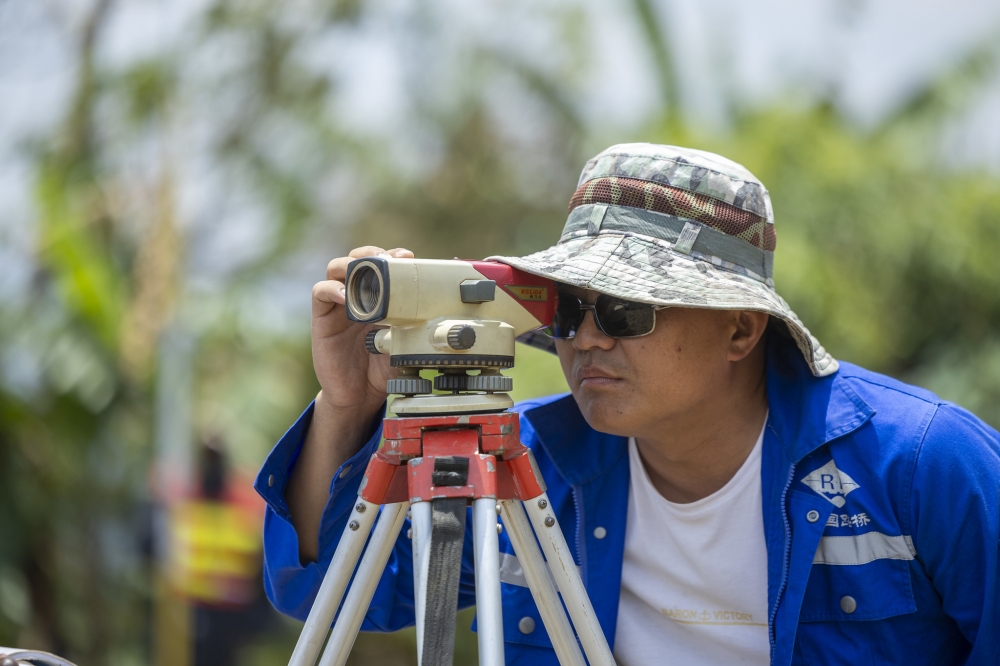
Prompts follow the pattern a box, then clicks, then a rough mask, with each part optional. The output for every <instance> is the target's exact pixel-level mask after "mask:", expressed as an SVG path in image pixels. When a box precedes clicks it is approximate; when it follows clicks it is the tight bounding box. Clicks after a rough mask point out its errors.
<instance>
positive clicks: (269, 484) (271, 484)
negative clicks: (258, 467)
mask: <svg viewBox="0 0 1000 666" xmlns="http://www.w3.org/2000/svg"><path fill="white" fill-rule="evenodd" d="M267 487H268V488H273V487H274V474H269V475H268V476H267Z"/></svg>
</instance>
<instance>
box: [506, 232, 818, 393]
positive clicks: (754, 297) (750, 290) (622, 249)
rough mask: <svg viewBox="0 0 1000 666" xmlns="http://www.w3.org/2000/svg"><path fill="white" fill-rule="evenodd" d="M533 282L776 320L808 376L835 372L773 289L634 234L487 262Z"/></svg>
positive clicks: (537, 338) (538, 340) (538, 338)
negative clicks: (763, 314) (512, 269)
mask: <svg viewBox="0 0 1000 666" xmlns="http://www.w3.org/2000/svg"><path fill="white" fill-rule="evenodd" d="M488 259H489V260H492V261H499V262H501V263H505V264H508V265H510V266H514V267H515V268H518V269H520V270H523V271H526V272H528V273H531V274H533V275H540V276H543V277H547V278H549V279H551V280H555V281H557V282H563V283H566V284H570V285H574V286H576V287H581V288H584V289H593V290H595V291H598V292H601V293H604V294H609V295H611V296H617V297H619V298H624V299H628V300H632V301H639V302H642V303H651V304H654V305H665V306H673V307H684V308H706V309H712V310H757V311H760V312H767V313H768V314H771V315H773V316H775V317H778V318H779V319H781V320H782V321H783V322H784V323H785V324H786V325H787V327H788V332H789V333H790V334H791V337H792V338H793V339H794V340H795V343H796V345H797V346H798V348H799V350H800V351H801V352H802V355H803V356H804V357H805V360H806V362H807V363H808V364H809V368H810V370H812V373H813V375H815V376H817V377H823V376H826V375H830V374H833V373H834V372H836V371H837V368H838V364H837V361H836V359H834V358H833V357H832V356H830V354H829V353H827V351H826V350H825V349H824V348H823V346H822V345H820V343H819V341H818V340H817V339H816V338H815V337H814V336H813V335H812V334H811V333H809V329H807V328H806V327H805V326H804V325H803V324H802V322H801V320H799V318H798V316H797V315H796V314H795V312H793V311H792V309H791V308H790V307H788V304H787V303H786V302H785V301H784V299H782V298H781V296H779V295H778V294H777V292H776V291H775V290H774V288H773V287H772V286H771V285H770V284H768V283H766V282H764V281H761V280H757V279H755V278H753V277H749V276H746V275H742V274H740V273H738V272H735V271H732V270H729V269H727V268H725V267H723V266H720V265H716V264H714V263H712V262H711V261H706V260H704V259H699V258H695V257H692V256H691V255H687V254H684V253H682V252H678V251H676V250H674V249H673V248H672V246H671V244H669V243H667V242H664V241H661V240H659V239H656V238H652V237H648V236H642V235H638V234H627V233H623V234H611V233H607V232H602V233H601V234H599V235H597V236H585V237H578V238H570V239H567V240H564V241H562V242H560V243H558V244H557V245H554V246H552V247H550V248H548V249H547V250H542V251H541V252H535V253H534V254H529V255H527V256H524V257H503V256H494V257H488ZM521 340H522V341H523V342H526V343H528V344H531V345H532V346H535V347H539V348H542V349H546V350H547V351H554V350H555V345H554V344H553V343H552V339H551V338H549V337H548V336H546V335H545V334H544V333H541V332H540V331H533V332H531V333H530V334H528V335H526V336H522V338H521Z"/></svg>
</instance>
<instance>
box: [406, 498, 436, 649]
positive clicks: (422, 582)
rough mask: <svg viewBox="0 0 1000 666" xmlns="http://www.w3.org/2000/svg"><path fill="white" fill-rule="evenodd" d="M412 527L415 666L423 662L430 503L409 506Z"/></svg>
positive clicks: (429, 539) (429, 540)
mask: <svg viewBox="0 0 1000 666" xmlns="http://www.w3.org/2000/svg"><path fill="white" fill-rule="evenodd" d="M410 523H411V525H412V526H413V536H412V543H413V603H414V610H416V616H417V665H418V666H419V665H420V663H421V662H422V661H423V651H424V607H425V605H426V603H427V567H428V565H429V564H430V556H431V503H430V502H415V503H413V504H411V505H410Z"/></svg>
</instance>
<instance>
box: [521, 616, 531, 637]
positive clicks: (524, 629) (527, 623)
mask: <svg viewBox="0 0 1000 666" xmlns="http://www.w3.org/2000/svg"><path fill="white" fill-rule="evenodd" d="M517 629H518V631H520V632H521V633H522V634H530V633H531V632H533V631H534V630H535V621H534V620H533V619H532V618H530V617H528V616H524V617H522V618H521V621H520V622H518V623H517Z"/></svg>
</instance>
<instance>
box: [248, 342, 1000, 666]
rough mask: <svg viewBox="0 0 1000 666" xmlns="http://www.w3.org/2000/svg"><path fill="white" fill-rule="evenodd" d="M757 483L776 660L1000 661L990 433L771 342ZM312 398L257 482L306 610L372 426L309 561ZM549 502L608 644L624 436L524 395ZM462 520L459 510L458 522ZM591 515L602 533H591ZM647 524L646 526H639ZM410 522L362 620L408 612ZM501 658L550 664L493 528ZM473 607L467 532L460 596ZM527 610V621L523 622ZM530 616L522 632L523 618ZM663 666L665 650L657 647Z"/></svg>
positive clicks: (285, 578) (516, 571) (526, 438)
mask: <svg viewBox="0 0 1000 666" xmlns="http://www.w3.org/2000/svg"><path fill="white" fill-rule="evenodd" d="M767 359H768V360H767V395H768V403H769V406H770V413H769V417H768V422H767V426H766V429H765V433H764V443H763V459H762V464H761V482H762V495H763V524H762V525H761V526H760V527H761V529H762V530H764V534H765V538H766V543H767V560H768V574H767V575H768V581H767V583H768V585H767V587H768V609H769V617H768V631H769V635H770V641H771V664H774V665H775V666H786V665H788V664H808V665H810V666H823V665H827V664H829V665H834V664H850V665H852V666H861V665H874V664H906V665H907V666H918V665H927V666H944V665H948V664H968V665H976V666H979V665H983V666H986V665H989V666H996V665H997V664H1000V581H998V576H997V574H998V548H1000V435H998V433H997V432H996V431H995V430H993V429H992V428H990V427H989V426H987V425H985V424H984V423H983V422H982V421H980V420H979V419H977V418H976V417H975V416H973V415H972V414H970V413H969V412H967V411H965V410H963V409H961V408H959V407H957V406H955V405H953V404H950V403H947V402H944V401H942V400H940V399H939V398H937V397H936V396H934V395H933V394H931V393H929V392H927V391H924V390H922V389H919V388H915V387H912V386H908V385H906V384H903V383H900V382H898V381H895V380H893V379H890V378H888V377H885V376H883V375H879V374H876V373H873V372H868V371H866V370H864V369H862V368H859V367H857V366H853V365H851V364H848V363H842V364H841V366H840V370H839V371H838V372H836V373H835V374H833V375H831V376H828V377H823V378H816V377H813V376H812V374H811V373H810V372H809V369H808V367H807V366H806V364H805V362H804V361H803V360H802V357H801V355H800V354H799V353H798V351H797V350H796V349H794V348H789V347H788V346H785V343H783V342H777V341H772V342H771V344H769V347H768V355H767ZM311 409H312V408H311V407H310V408H309V409H308V410H306V412H305V413H304V414H303V415H302V417H301V418H300V419H299V420H298V422H297V423H296V424H295V425H294V426H292V428H291V429H290V430H289V431H288V432H287V433H286V434H285V436H284V437H283V438H282V439H281V441H280V442H279V443H278V445H277V446H276V447H275V449H274V450H273V451H272V452H271V454H270V455H269V457H268V458H267V461H266V462H265V463H264V467H263V469H262V471H261V473H260V475H259V476H258V478H257V483H256V487H257V490H258V492H259V493H260V494H261V495H262V496H263V497H264V499H265V500H266V501H267V504H268V508H267V513H266V517H265V519H264V549H265V550H264V553H265V568H264V585H265V588H266V590H267V595H268V597H269V598H270V599H271V602H272V603H273V604H274V606H275V607H276V608H277V609H278V610H279V611H281V612H283V613H286V614H288V615H291V616H293V617H296V618H299V619H300V620H301V619H305V617H306V615H307V614H308V612H309V608H310V606H311V604H312V602H313V599H314V598H315V595H316V592H317V590H318V588H319V585H320V582H321V579H322V576H323V575H324V573H325V571H326V568H327V565H328V564H329V562H330V559H331V557H332V556H333V553H334V550H335V549H336V547H337V542H338V540H339V538H340V535H341V533H342V531H343V529H344V526H345V523H346V521H347V517H348V514H349V513H350V510H351V507H352V506H353V504H354V500H355V497H356V495H357V490H358V485H359V484H360V481H361V478H362V476H363V473H364V468H365V464H366V462H367V460H368V459H369V457H370V456H371V454H372V452H373V451H374V450H375V448H376V447H377V446H378V442H379V439H380V434H381V430H380V427H377V426H376V425H375V424H373V434H372V436H371V439H370V440H369V442H368V443H367V445H366V446H365V447H364V448H363V449H362V450H361V451H360V452H359V453H358V454H357V455H356V456H354V457H353V458H352V459H351V460H349V461H348V462H346V463H345V464H344V465H343V467H341V468H340V470H339V471H338V473H337V474H336V475H335V476H334V479H333V481H332V483H331V485H330V496H329V500H328V502H327V505H326V509H325V511H324V514H323V518H322V524H321V528H320V559H319V562H318V563H315V562H314V563H310V564H306V565H303V564H302V563H301V562H300V560H299V555H298V539H297V536H296V532H295V529H294V528H293V526H292V524H291V522H290V519H289V514H288V507H287V505H286V504H285V500H284V491H285V485H286V483H287V480H288V475H289V470H290V469H291V467H292V465H294V463H295V458H296V456H297V455H298V451H299V448H300V447H301V445H302V441H303V439H304V436H305V432H306V430H307V428H308V424H309V422H310V418H311V414H312V411H311ZM517 410H518V411H519V412H520V413H521V439H522V441H523V442H524V443H525V444H526V445H527V446H529V447H531V448H532V449H533V451H534V453H535V457H536V460H537V462H538V468H539V469H540V470H541V473H542V476H543V477H544V478H545V482H546V483H547V484H548V493H549V498H550V500H551V504H552V508H553V509H554V510H555V511H556V513H557V517H558V519H559V523H560V525H561V526H562V529H563V530H564V532H565V534H566V538H567V541H568V542H569V543H570V544H571V545H572V546H574V549H575V557H576V563H577V564H578V565H579V567H580V571H581V573H582V576H583V580H584V583H585V585H586V588H587V591H588V593H589V595H590V598H591V600H592V602H593V604H594V608H595V610H596V613H597V615H598V617H599V619H600V622H601V626H602V627H603V629H604V633H605V634H606V635H607V639H608V642H609V644H610V645H611V646H612V648H613V647H614V643H615V629H616V622H617V616H618V598H619V593H620V586H621V570H622V554H623V549H624V545H625V523H626V519H627V516H626V513H627V507H628V490H629V463H628V448H627V440H626V439H625V438H623V437H618V436H613V435H607V434H603V433H600V432H597V431H595V430H593V429H592V428H590V426H588V425H587V423H586V421H585V420H584V419H583V417H582V415H581V414H580V411H579V409H578V408H577V405H576V402H575V401H574V400H573V398H572V396H568V395H566V396H554V397H550V398H544V399H541V400H531V401H528V402H525V403H522V404H520V405H518V407H517ZM469 524H470V525H471V521H469ZM598 528H603V529H598ZM649 529H655V525H651V526H649ZM406 531H407V527H406V526H404V528H403V531H402V533H401V535H400V537H399V539H398V540H397V542H396V545H395V548H394V550H393V552H392V556H391V558H390V560H389V563H388V566H387V567H386V570H385V573H384V574H383V576H382V579H381V581H380V582H379V585H378V589H377V591H376V593H375V597H374V600H373V602H372V605H371V608H370V610H369V611H368V614H367V616H366V618H365V621H364V625H363V626H362V630H364V631H393V630H396V629H400V628H402V627H405V626H408V625H412V624H413V623H414V609H413V583H412V550H411V546H410V541H409V539H408V538H407V536H406ZM500 549H501V551H502V554H501V579H502V584H501V587H502V594H503V619H504V627H503V630H504V638H505V640H506V645H505V650H506V659H507V663H508V664H556V663H558V662H557V660H556V657H555V653H554V651H553V650H552V646H551V643H550V641H549V638H548V636H547V634H546V632H545V628H544V626H543V624H542V621H541V618H540V616H539V614H538V610H537V608H536V607H535V604H534V601H533V600H532V597H531V593H530V591H529V590H528V589H527V587H525V584H524V580H523V576H522V574H521V572H520V567H519V566H518V564H517V560H516V556H515V555H514V553H513V549H512V547H511V545H510V541H509V540H508V539H507V538H506V534H505V533H504V534H502V535H501V536H500ZM474 603H475V589H474V573H473V566H472V542H471V532H470V533H467V534H466V547H465V556H464V559H463V566H462V575H461V587H460V592H459V605H460V606H462V607H465V606H471V605H473V604H474ZM526 617H527V618H531V619H532V620H534V622H533V623H529V622H523V623H522V622H521V620H522V619H523V618H526ZM532 624H533V626H534V629H533V630H531V631H530V632H528V633H524V632H522V631H521V629H519V627H523V628H529V627H531V626H532ZM664 663H670V662H669V655H664Z"/></svg>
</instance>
